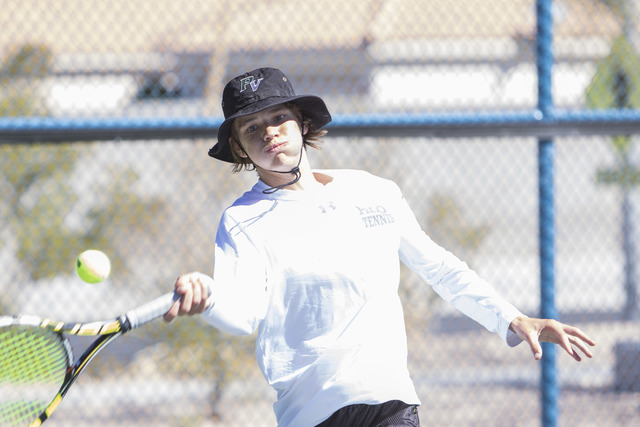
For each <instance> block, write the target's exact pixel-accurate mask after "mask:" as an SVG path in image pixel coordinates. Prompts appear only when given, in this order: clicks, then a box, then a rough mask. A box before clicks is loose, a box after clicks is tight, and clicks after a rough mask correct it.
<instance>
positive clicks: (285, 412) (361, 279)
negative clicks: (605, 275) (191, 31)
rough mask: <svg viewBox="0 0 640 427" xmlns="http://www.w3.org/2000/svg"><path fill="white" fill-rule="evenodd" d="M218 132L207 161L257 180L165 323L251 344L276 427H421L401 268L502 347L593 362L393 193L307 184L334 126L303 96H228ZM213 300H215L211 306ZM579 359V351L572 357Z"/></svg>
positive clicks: (234, 91)
mask: <svg viewBox="0 0 640 427" xmlns="http://www.w3.org/2000/svg"><path fill="white" fill-rule="evenodd" d="M222 108H223V111H224V116H225V121H224V123H223V124H222V125H221V127H220V129H219V131H218V142H217V144H216V145H215V146H214V147H213V148H212V149H211V150H210V151H209V154H210V155H211V156H212V157H214V158H216V159H219V160H222V161H226V162H230V163H233V164H234V165H235V166H234V170H235V171H239V170H241V169H249V170H253V169H255V170H256V171H257V173H258V177H259V180H258V182H257V183H256V184H255V185H254V186H253V188H252V189H251V190H250V191H248V192H246V193H245V194H244V195H242V196H241V197H240V198H239V199H238V200H236V202H235V203H234V204H233V205H232V206H230V207H229V208H227V209H226V211H225V212H224V214H223V216H222V218H221V220H220V225H219V228H218V233H217V236H216V243H215V259H214V270H213V277H209V276H206V275H204V274H201V273H197V272H196V273H189V274H185V275H182V276H180V277H179V278H178V280H177V281H176V284H175V288H176V289H177V291H178V292H179V293H181V294H182V295H183V298H182V299H181V301H179V302H176V304H174V306H173V307H172V308H171V310H169V312H167V314H166V315H165V320H167V321H171V320H173V319H174V318H175V317H176V316H178V315H185V314H186V315H192V314H196V313H204V316H205V318H206V320H207V321H208V322H210V323H211V324H212V325H214V326H216V327H218V328H219V329H221V330H223V331H226V332H228V333H232V334H251V333H253V332H254V331H255V330H256V329H257V330H258V335H257V343H256V357H257V361H258V364H259V366H260V369H261V370H262V373H263V374H264V376H265V378H266V380H267V381H268V382H269V384H270V385H271V386H272V387H274V388H275V390H276V391H277V402H276V403H275V404H274V410H275V413H276V417H277V420H278V425H280V426H283V427H291V426H305V427H306V426H314V425H319V424H321V425H323V426H346V425H358V426H370V425H371V426H417V425H419V421H418V414H417V410H416V406H417V405H419V404H420V400H419V399H418V396H417V395H416V392H415V389H414V386H413V383H412V381H411V378H410V375H409V372H408V370H407V342H406V332H405V325H404V320H403V312H402V307H401V303H400V299H399V297H398V286H399V262H400V261H402V262H404V263H405V264H406V265H408V266H409V267H410V268H411V269H412V270H414V271H415V272H417V273H418V274H419V275H420V276H421V277H422V278H423V279H424V281H425V282H427V283H428V284H429V285H431V286H432V287H433V289H434V290H435V291H436V292H437V293H438V294H439V295H440V296H441V297H442V298H444V299H445V300H446V301H448V302H449V303H451V304H452V305H453V306H455V307H456V308H457V309H459V310H460V311H462V312H463V313H464V314H466V315H467V316H469V317H471V318H473V319H474V320H476V321H477V322H478V323H480V324H482V325H483V326H484V327H485V328H487V329H488V330H489V331H492V332H495V333H496V334H498V335H499V336H500V337H501V338H502V339H503V340H505V341H506V343H507V344H508V345H510V346H515V345H517V344H518V343H519V342H521V341H522V340H524V341H526V342H527V343H528V344H529V346H530V347H531V350H532V352H533V354H534V357H535V358H536V359H540V357H542V350H541V346H540V344H539V342H540V341H549V342H553V343H557V344H559V345H560V346H561V347H562V348H563V349H564V350H565V351H566V352H567V353H569V354H570V355H571V356H572V357H573V358H574V359H576V360H577V361H580V360H581V357H580V355H579V353H578V350H579V351H580V352H582V353H584V354H585V355H586V356H587V357H592V354H591V351H590V350H589V346H592V345H594V344H595V343H594V341H593V340H591V338H589V337H588V336H587V335H586V334H585V333H583V332H582V331H580V330H579V329H577V328H574V327H571V326H569V325H565V324H562V323H559V322H557V321H555V320H548V319H535V318H529V317H526V316H524V315H522V313H520V312H519V311H518V310H517V309H516V308H515V307H514V306H512V305H511V304H509V303H508V302H507V301H505V300H504V299H502V298H501V297H500V296H499V295H498V294H497V293H496V291H495V290H494V289H493V288H492V287H491V286H490V285H489V284H487V283H486V282H485V281H484V280H482V279H481V278H480V277H478V275H477V274H476V273H474V272H473V271H471V270H470V269H469V268H468V267H467V265H466V264H465V263H464V262H462V261H460V260H458V259H457V258H456V257H455V256H454V255H452V254H451V253H449V252H447V251H446V250H445V249H443V248H441V247H440V246H438V245H437V244H436V243H434V242H433V241H432V240H431V239H430V238H429V237H428V236H427V235H426V234H425V233H424V232H423V231H422V229H421V228H420V226H419V224H418V222H417V221H416V218H415V216H414V215H413V213H412V211H411V209H410V208H409V206H408V205H407V203H406V201H405V200H404V198H403V196H402V193H401V192H400V189H399V188H398V187H397V186H396V185H395V184H394V183H393V182H391V181H388V180H385V179H381V178H378V177H375V176H373V175H371V174H369V173H366V172H363V171H355V170H324V171H319V170H313V169H312V168H311V165H310V163H309V159H308V157H307V152H306V146H307V145H310V146H313V145H315V142H316V141H317V138H319V137H320V136H322V135H323V134H324V132H323V131H322V128H323V127H324V126H325V125H326V124H328V123H329V122H330V121H331V116H330V114H329V112H328V110H327V107H326V106H325V103H324V102H323V101H322V99H320V98H318V97H315V96H297V95H295V93H294V91H293V88H292V86H291V84H290V82H289V80H288V79H287V77H286V76H285V75H284V74H283V73H282V72H281V71H280V70H277V69H273V68H261V69H257V70H253V71H250V72H248V73H245V74H243V75H241V76H238V77H236V78H234V79H233V80H231V81H230V82H229V83H228V84H227V86H226V87H225V89H224V93H223V101H222ZM208 289H210V290H211V298H210V299H207V298H206V295H207V293H208ZM576 349H577V350H576Z"/></svg>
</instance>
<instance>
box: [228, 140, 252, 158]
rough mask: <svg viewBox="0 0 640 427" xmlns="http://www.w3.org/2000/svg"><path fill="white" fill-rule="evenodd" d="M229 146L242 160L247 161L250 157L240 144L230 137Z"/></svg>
mask: <svg viewBox="0 0 640 427" xmlns="http://www.w3.org/2000/svg"><path fill="white" fill-rule="evenodd" d="M229 146H230V147H231V149H232V150H233V153H234V154H235V155H236V156H238V157H240V158H242V159H246V158H248V157H249V155H248V154H247V152H246V151H244V148H242V146H241V145H240V143H239V142H238V141H236V140H235V138H234V137H232V136H230V137H229Z"/></svg>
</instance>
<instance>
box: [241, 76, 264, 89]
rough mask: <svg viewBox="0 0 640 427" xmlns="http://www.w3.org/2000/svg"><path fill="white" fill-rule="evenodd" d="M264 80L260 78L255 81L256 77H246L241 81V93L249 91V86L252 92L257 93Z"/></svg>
mask: <svg viewBox="0 0 640 427" xmlns="http://www.w3.org/2000/svg"><path fill="white" fill-rule="evenodd" d="M262 80H264V79H263V78H262V77H261V78H259V79H258V80H256V79H255V77H253V76H249V77H245V78H244V79H241V80H240V92H244V91H245V90H247V87H248V86H251V90H252V91H254V92H255V91H257V90H258V86H260V82H261V81H262Z"/></svg>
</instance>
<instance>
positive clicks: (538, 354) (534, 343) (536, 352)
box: [527, 333, 542, 360]
mask: <svg viewBox="0 0 640 427" xmlns="http://www.w3.org/2000/svg"><path fill="white" fill-rule="evenodd" d="M527 341H528V342H529V347H530V348H531V353H532V354H533V358H534V359H536V360H540V359H541V358H542V346H541V345H540V341H539V340H538V335H537V334H535V333H530V334H529V335H528V339H527Z"/></svg>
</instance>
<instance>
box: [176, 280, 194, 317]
mask: <svg viewBox="0 0 640 427" xmlns="http://www.w3.org/2000/svg"><path fill="white" fill-rule="evenodd" d="M190 280H191V279H189V281H188V282H187V283H186V284H185V285H183V286H182V298H181V299H180V311H179V315H181V316H182V315H185V314H189V312H190V311H191V304H192V302H193V284H192V283H191V282H190Z"/></svg>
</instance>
